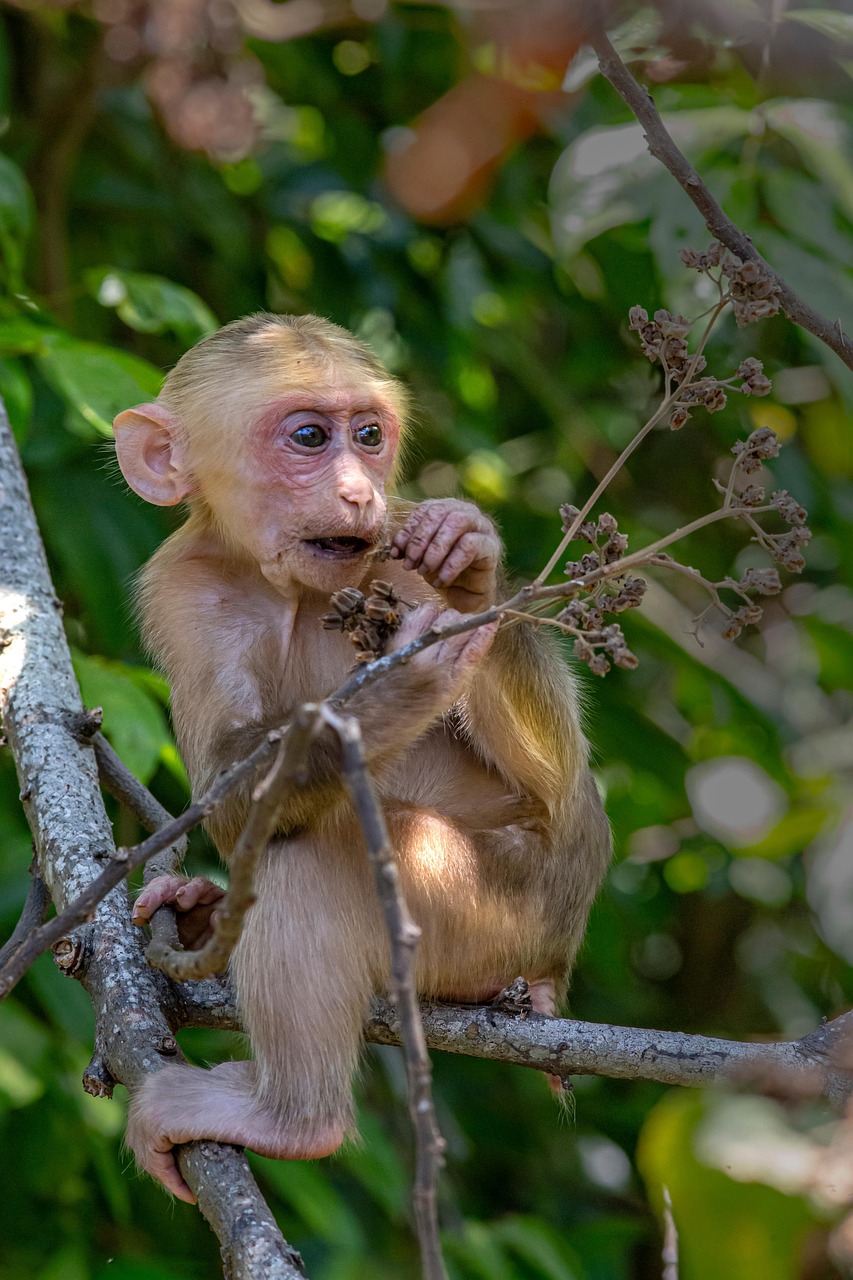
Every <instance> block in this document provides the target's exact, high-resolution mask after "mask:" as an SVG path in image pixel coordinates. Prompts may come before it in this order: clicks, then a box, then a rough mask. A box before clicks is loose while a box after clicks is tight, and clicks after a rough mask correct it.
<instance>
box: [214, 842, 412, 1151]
mask: <svg viewBox="0 0 853 1280" xmlns="http://www.w3.org/2000/svg"><path fill="white" fill-rule="evenodd" d="M256 892H257V900H256V902H255V905H254V906H253V908H252V910H251V911H250V912H249V913H248V915H247V917H246V923H245V927H244V931H243V936H242V938H241V939H240V943H239V944H238V947H237V949H236V951H235V953H234V956H233V960H232V973H233V977H234V984H235V987H236V991H237V999H238V1003H239V1007H240V1013H241V1019H242V1022H243V1026H244V1027H245V1029H246V1031H247V1033H248V1035H249V1037H250V1039H251V1042H252V1048H253V1051H254V1056H255V1062H256V1068H257V1076H256V1082H255V1085H254V1096H255V1099H256V1103H257V1104H258V1105H260V1106H261V1107H262V1108H263V1109H264V1111H265V1112H269V1113H271V1114H272V1115H274V1116H276V1117H277V1121H278V1123H279V1125H280V1126H282V1130H281V1131H282V1132H286V1133H287V1135H288V1142H289V1143H291V1144H293V1145H294V1146H297V1147H300V1148H304V1149H313V1148H314V1147H315V1146H320V1147H326V1146H327V1145H328V1142H329V1135H330V1134H336V1135H338V1142H340V1140H341V1138H342V1137H343V1135H344V1133H345V1132H346V1131H347V1130H349V1129H351V1127H352V1124H353V1107H352V1089H351V1081H352V1076H353V1073H354V1071H355V1068H356V1065H357V1061H358V1056H359V1050H360V1046H361V1039H362V1028H363V1025H364V1018H365V1015H366V1012H367V1008H368V1004H369V1000H370V995H371V992H372V991H373V989H374V985H375V981H376V974H377V972H378V971H379V970H380V969H382V970H387V941H386V938H385V934H384V930H383V927H382V921H381V917H380V914H379V908H378V904H377V902H376V896H375V891H374V889H373V885H372V883H371V881H370V871H369V867H368V864H367V859H366V858H365V856H364V851H363V848H362V847H361V843H360V840H359V836H358V832H357V830H356V829H355V828H354V826H351V825H349V824H348V823H345V822H342V821H341V820H340V819H338V821H337V822H335V823H334V824H332V823H331V822H330V823H329V829H328V830H327V831H326V833H325V834H321V833H319V832H312V833H311V834H310V835H309V834H306V835H303V836H300V837H296V838H293V839H290V840H288V841H287V842H286V843H275V842H274V843H273V844H271V845H270V847H269V849H268V850H267V852H266V854H265V855H264V857H263V859H262V861H261V863H260V864H259V867H258V871H257V876H256ZM285 1154H287V1153H285ZM324 1154H325V1152H324Z"/></svg>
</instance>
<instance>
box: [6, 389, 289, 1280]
mask: <svg viewBox="0 0 853 1280" xmlns="http://www.w3.org/2000/svg"><path fill="white" fill-rule="evenodd" d="M83 714H84V713H83V707H82V705H81V702H80V693H79V690H78V688H77V685H76V682H75V680H74V675H73V671H72V669H71V659H70V655H69V652H68V646H67V643H66V640H65V635H64V632H63V628H62V620H61V609H60V605H59V602H58V600H57V599H56V597H55V595H54V592H53V586H52V583H51V581H50V574H49V571H48V567H47V561H46V560H45V556H44V549H43V547H42V543H41V539H40V537H39V532H38V527H37V525H36V520H35V516H34V514H33V511H32V507H31V505H30V501H29V495H28V492H27V485H26V480H25V478H24V473H23V470H22V468H21V465H20V460H19V458H18V455H17V450H16V448H15V444H14V440H13V438H12V433H11V430H10V428H9V422H8V418H7V416H6V412H5V409H4V408H3V406H2V402H1V401H0V715H2V718H3V724H4V727H5V731H6V736H7V739H8V742H9V746H10V748H11V750H12V754H13V757H14V760H15V767H16V769H17V772H18V778H19V782H20V786H21V798H22V801H23V803H24V806H25V809H26V813H27V819H28V821H29V824H30V828H31V830H32V832H33V837H34V840H35V847H36V855H37V859H38V865H39V869H40V872H41V875H42V876H43V878H44V881H45V883H46V884H47V886H48V888H49V890H50V893H51V896H52V898H53V900H54V902H55V903H56V905H57V908H58V909H59V911H60V913H62V911H63V910H64V909H65V908H66V907H67V905H68V903H70V902H72V901H74V900H80V899H81V897H82V896H83V895H85V894H86V893H87V891H88V890H89V888H90V886H91V884H92V883H93V882H94V881H96V880H97V879H98V878H99V876H98V873H99V870H100V866H101V864H102V862H103V859H104V858H110V857H112V855H113V851H114V844H113V837H112V831H111V830H110V824H109V820H108V818H107V815H106V812H105V811H104V806H103V801H102V799H101V793H100V789H99V786H98V778H97V771H96V768H95V760H94V754H93V752H92V750H91V747H89V746H88V745H85V744H84V743H82V742H81V741H80V739H79V736H78V735H77V733H76V732H75V730H76V729H77V727H79V724H80V721H81V717H82V716H83ZM111 865H119V864H115V863H112V864H111ZM119 870H120V875H119V879H121V876H122V875H123V868H121V866H120V865H119ZM100 896H101V897H102V898H103V900H102V901H100V904H99V905H98V907H97V912H96V913H95V916H94V923H93V926H92V928H91V929H89V930H82V931H80V932H79V935H78V936H77V937H76V938H68V939H67V944H66V945H64V946H63V948H62V949H61V952H60V960H61V967H62V968H63V969H64V971H65V972H67V973H74V975H75V976H76V977H79V978H80V980H81V981H82V982H83V985H84V986H85V988H86V990H87V992H88V993H89V996H90V997H91V999H92V1002H93V1004H94V1007H95V1013H96V1036H95V1039H96V1058H95V1059H93V1067H92V1068H90V1071H89V1072H87V1077H86V1087H87V1088H89V1089H90V1091H91V1092H94V1093H100V1094H104V1093H109V1092H110V1090H111V1088H112V1082H113V1080H119V1081H121V1082H122V1083H123V1084H125V1085H127V1086H129V1087H132V1086H134V1085H136V1084H138V1083H139V1082H140V1081H141V1080H142V1079H143V1077H144V1076H145V1075H146V1074H148V1073H149V1072H151V1071H152V1070H156V1069H158V1068H159V1067H160V1066H162V1065H164V1063H163V1058H167V1059H168V1060H169V1061H170V1062H174V1061H175V1060H176V1058H177V1057H178V1056H179V1055H178V1050H177V1045H176V1043H175V1039H174V1036H173V1035H172V1029H171V1027H170V1025H169V1023H168V1021H167V1020H166V1017H165V1016H164V1013H163V1010H164V1009H165V1008H168V1007H170V1005H171V997H170V993H169V990H168V983H167V981H166V979H165V978H164V977H162V975H159V974H157V973H155V972H154V971H153V970H151V969H149V968H148V966H147V965H146V964H145V962H144V959H143V955H142V948H141V942H140V939H139V936H138V931H137V930H136V929H134V927H133V926H132V925H131V922H130V910H129V903H128V899H127V892H126V891H125V890H121V889H113V890H112V891H111V892H109V893H107V895H106V896H105V897H104V896H103V895H100ZM98 901H99V899H98V898H97V897H96V898H95V900H94V902H95V903H97V902H98ZM93 905H94V903H93ZM57 918H59V917H57ZM51 923H53V922H51ZM45 927H46V926H43V928H45ZM38 932H41V930H40V931H38ZM56 940H57V941H58V939H56ZM20 950H21V949H20V948H19V951H18V953H17V954H20ZM180 1158H181V1161H182V1170H183V1172H184V1176H185V1177H186V1180H187V1182H188V1183H189V1185H190V1186H191V1187H192V1189H193V1191H194V1193H195V1194H196V1196H197V1197H198V1200H199V1204H200V1206H201V1208H202V1212H203V1213H204V1214H205V1216H206V1217H207V1219H208V1221H209V1222H210V1223H211V1225H212V1226H213V1228H214V1230H215V1231H216V1232H217V1234H218V1236H219V1239H220V1242H221V1247H222V1253H223V1259H224V1261H225V1266H226V1275H227V1276H228V1277H229V1280H257V1278H258V1277H263V1278H264V1280H298V1277H299V1275H300V1272H299V1270H298V1269H297V1267H296V1264H295V1262H294V1254H293V1251H292V1250H291V1249H290V1248H289V1247H288V1245H287V1244H286V1242H285V1241H284V1240H283V1238H282V1237H281V1234H280V1233H279V1231H278V1228H277V1227H276V1225H275V1222H274V1220H273V1218H272V1215H271V1213H270V1211H269V1209H268V1208H267V1206H266V1205H265V1203H264V1201H263V1198H262V1197H261V1195H260V1192H259V1191H258V1189H257V1187H256V1185H255V1183H254V1179H253V1178H252V1175H251V1172H250V1170H249V1166H248V1163H247V1162H246V1160H245V1157H244V1156H243V1155H242V1154H241V1153H239V1152H238V1151H237V1150H235V1149H234V1148H232V1147H217V1146H215V1145H214V1144H209V1143H200V1144H196V1145H194V1146H193V1147H192V1148H188V1149H185V1152H184V1153H183V1154H182V1155H181V1157H180Z"/></svg>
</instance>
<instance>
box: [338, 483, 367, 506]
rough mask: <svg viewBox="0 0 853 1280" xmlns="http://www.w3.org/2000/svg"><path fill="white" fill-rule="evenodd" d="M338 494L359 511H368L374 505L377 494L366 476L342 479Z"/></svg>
mask: <svg viewBox="0 0 853 1280" xmlns="http://www.w3.org/2000/svg"><path fill="white" fill-rule="evenodd" d="M338 493H339V495H340V497H341V498H342V500H343V501H344V502H345V503H346V504H347V505H348V506H351V507H357V508H358V510H359V511H366V510H367V509H368V507H370V506H371V505H372V504H373V500H374V498H375V496H376V495H375V492H374V489H373V485H372V484H371V483H370V481H369V480H368V479H367V477H366V476H358V477H356V476H345V477H343V478H342V480H341V483H340V486H339V488H338Z"/></svg>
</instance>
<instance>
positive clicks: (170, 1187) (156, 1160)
mask: <svg viewBox="0 0 853 1280" xmlns="http://www.w3.org/2000/svg"><path fill="white" fill-rule="evenodd" d="M137 1159H138V1160H139V1163H140V1165H141V1166H142V1168H143V1169H144V1170H145V1172H146V1173H150V1174H151V1176H152V1178H156V1179H157V1181H158V1182H159V1183H161V1184H162V1186H163V1187H165V1189H166V1190H167V1191H170V1192H171V1193H172V1195H173V1196H175V1197H176V1199H178V1200H183V1201H184V1203H185V1204H195V1202H196V1199H195V1196H194V1195H193V1193H192V1191H190V1189H189V1187H188V1186H187V1184H186V1182H184V1179H183V1178H182V1177H181V1172H180V1170H179V1169H178V1162H177V1160H176V1159H175V1152H174V1148H171V1147H170V1148H169V1150H168V1151H148V1152H147V1153H146V1158H145V1160H144V1161H143V1160H141V1159H140V1158H139V1156H137Z"/></svg>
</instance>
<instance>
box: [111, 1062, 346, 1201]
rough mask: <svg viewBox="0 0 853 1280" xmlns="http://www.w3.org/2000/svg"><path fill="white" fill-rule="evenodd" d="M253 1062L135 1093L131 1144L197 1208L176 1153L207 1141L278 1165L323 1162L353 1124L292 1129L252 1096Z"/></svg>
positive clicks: (188, 1072)
mask: <svg viewBox="0 0 853 1280" xmlns="http://www.w3.org/2000/svg"><path fill="white" fill-rule="evenodd" d="M254 1083H255V1064H254V1063H253V1062H223V1063H220V1065H219V1066H217V1067H214V1068H213V1069H212V1070H210V1071H205V1070H202V1069H201V1068H200V1067H191V1066H187V1065H180V1066H174V1067H166V1068H164V1069H163V1070H162V1071H158V1072H157V1074H156V1075H153V1076H149V1077H148V1078H147V1079H146V1081H145V1082H144V1084H142V1085H141V1086H140V1088H139V1089H137V1090H135V1091H134V1094H133V1097H132V1099H131V1104H130V1112H129V1116H128V1125H127V1144H128V1146H129V1147H130V1149H131V1150H132V1151H133V1153H134V1155H135V1156H136V1159H137V1162H138V1164H139V1165H140V1167H141V1168H142V1169H144V1170H145V1172H146V1173H150V1174H151V1176H152V1177H154V1178H156V1179H157V1181H158V1182H160V1183H162V1185H163V1186H164V1187H165V1188H166V1190H167V1191H171V1193H172V1195H174V1196H177V1198H178V1199H179V1200H185V1201H186V1202H187V1204H195V1196H194V1195H193V1193H192V1191H191V1190H190V1188H189V1187H188V1186H187V1184H186V1182H185V1181H184V1179H183V1177H182V1176H181V1173H180V1170H179V1169H178V1165H177V1163H176V1160H175V1153H174V1150H173V1148H174V1147H177V1146H179V1145H180V1144H181V1143H184V1142H195V1141H198V1140H202V1139H208V1140H210V1141H212V1142H227V1143H231V1144H232V1145H234V1146H238V1147H248V1148H249V1149H250V1150H251V1151H256V1152H257V1153H258V1154H259V1155H262V1156H271V1157H272V1158H273V1159H276V1160H316V1159H319V1158H320V1157H321V1156H328V1155H331V1154H332V1153H333V1152H334V1151H337V1149H338V1147H339V1146H340V1145H341V1143H342V1142H343V1139H344V1134H345V1131H346V1126H345V1124H344V1123H340V1124H334V1123H332V1124H316V1125H312V1124H310V1123H306V1122H296V1123H295V1124H289V1123H288V1122H287V1121H286V1120H283V1119H281V1117H279V1116H277V1115H276V1114H275V1113H274V1112H273V1111H272V1110H271V1109H269V1108H268V1107H265V1106H264V1105H263V1103H261V1102H259V1101H258V1100H257V1099H256V1098H255V1096H254V1094H253V1092H252V1090H253V1087H254Z"/></svg>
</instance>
